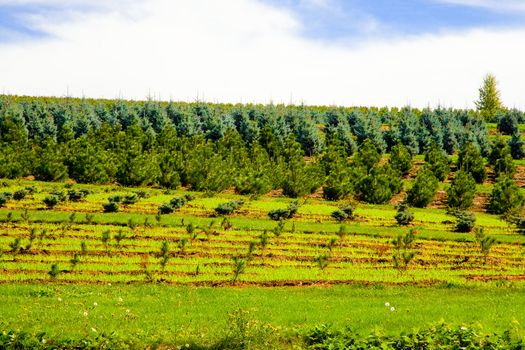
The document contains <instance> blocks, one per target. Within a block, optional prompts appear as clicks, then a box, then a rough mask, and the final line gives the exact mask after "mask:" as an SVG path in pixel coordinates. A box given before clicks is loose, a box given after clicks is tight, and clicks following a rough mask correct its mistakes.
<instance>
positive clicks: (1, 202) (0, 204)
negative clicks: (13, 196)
mask: <svg viewBox="0 0 525 350" xmlns="http://www.w3.org/2000/svg"><path fill="white" fill-rule="evenodd" d="M7 201H8V198H7V197H6V196H5V194H4V193H0V208H2V207H3V206H4V205H5V204H6V203H7Z"/></svg>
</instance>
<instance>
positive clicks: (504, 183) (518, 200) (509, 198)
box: [489, 176, 524, 214]
mask: <svg viewBox="0 0 525 350" xmlns="http://www.w3.org/2000/svg"><path fill="white" fill-rule="evenodd" d="M523 201H524V198H523V195H522V194H521V193H520V191H519V188H518V186H516V184H515V183H514V181H513V180H512V179H511V178H509V177H506V176H504V177H500V178H499V179H498V181H497V182H496V184H495V185H494V187H493V188H492V194H491V196H490V202H489V211H490V212H491V213H494V214H508V213H516V214H519V212H520V211H521V208H522V207H523Z"/></svg>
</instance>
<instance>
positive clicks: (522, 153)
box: [509, 131, 525, 159]
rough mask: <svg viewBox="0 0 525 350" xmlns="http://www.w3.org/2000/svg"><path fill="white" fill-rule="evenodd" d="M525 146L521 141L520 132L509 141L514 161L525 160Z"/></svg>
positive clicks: (514, 134)
mask: <svg viewBox="0 0 525 350" xmlns="http://www.w3.org/2000/svg"><path fill="white" fill-rule="evenodd" d="M524 144H525V142H523V140H522V139H521V133H520V132H519V131H518V132H515V133H513V134H512V137H511V138H510V140H509V147H510V154H511V155H512V158H513V159H523V158H525V148H524V147H523V145H524Z"/></svg>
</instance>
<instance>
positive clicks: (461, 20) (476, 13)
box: [0, 0, 525, 42]
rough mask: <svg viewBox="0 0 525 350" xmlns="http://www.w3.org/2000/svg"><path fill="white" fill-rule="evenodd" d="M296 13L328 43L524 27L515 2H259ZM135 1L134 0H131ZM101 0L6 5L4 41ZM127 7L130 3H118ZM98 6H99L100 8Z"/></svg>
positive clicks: (1, 10)
mask: <svg viewBox="0 0 525 350" xmlns="http://www.w3.org/2000/svg"><path fill="white" fill-rule="evenodd" d="M260 1H261V2H263V3H265V4H268V5H271V6H274V7H276V8H281V9H285V10H287V11H290V12H291V13H293V15H294V16H296V18H297V19H299V21H300V22H301V29H300V33H301V34H302V35H303V36H305V37H307V38H311V39H318V40H324V41H341V40H342V41H350V42H363V41H367V40H373V39H384V38H386V39H388V38H394V37H399V36H417V35H422V34H434V33H441V32H448V31H464V30H470V29H474V28H494V29H498V28H512V27H520V26H525V24H524V23H525V15H524V14H525V11H516V7H520V5H519V4H518V5H516V4H517V3H518V2H517V1H516V0H501V1H498V2H494V1H492V0H260ZM129 2H132V1H129ZM108 3H111V2H109V1H108V2H107V3H106V4H105V5H106V6H100V3H97V2H96V1H93V2H91V3H90V2H89V1H69V2H68V1H56V0H49V1H47V2H46V1H45V0H40V1H38V0H35V1H30V0H29V1H16V0H15V1H11V2H9V1H7V2H6V1H1V0H0V41H2V42H12V41H17V40H27V39H39V38H45V37H46V36H47V34H48V33H46V32H45V31H43V30H40V29H38V28H36V27H35V26H34V25H33V23H32V21H31V18H32V17H34V16H52V17H55V18H56V19H57V20H62V19H67V17H68V16H69V15H71V13H72V12H75V11H84V12H86V11H92V12H97V11H103V10H104V9H107V4H108ZM119 3H120V4H124V5H123V6H125V3H126V1H121V2H119ZM97 4H98V6H97Z"/></svg>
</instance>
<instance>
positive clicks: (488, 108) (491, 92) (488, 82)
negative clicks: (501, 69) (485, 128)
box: [476, 74, 503, 122]
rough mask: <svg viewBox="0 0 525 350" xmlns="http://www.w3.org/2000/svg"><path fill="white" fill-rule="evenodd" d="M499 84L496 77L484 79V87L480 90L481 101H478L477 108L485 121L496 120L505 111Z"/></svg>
mask: <svg viewBox="0 0 525 350" xmlns="http://www.w3.org/2000/svg"><path fill="white" fill-rule="evenodd" d="M497 84H498V82H497V80H496V77H495V76H494V75H492V74H487V75H486V76H485V78H484V79H483V85H482V86H481V87H480V88H479V99H478V101H476V107H477V109H478V111H479V112H480V113H481V117H482V118H483V120H485V121H489V122H490V121H492V120H494V117H495V116H496V113H497V112H498V111H500V110H501V109H503V104H502V103H501V100H500V92H499V90H498V87H497Z"/></svg>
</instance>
